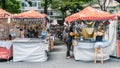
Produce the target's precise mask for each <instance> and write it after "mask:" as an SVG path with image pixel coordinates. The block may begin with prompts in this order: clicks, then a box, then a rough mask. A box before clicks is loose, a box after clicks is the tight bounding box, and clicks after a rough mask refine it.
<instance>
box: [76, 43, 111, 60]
mask: <svg viewBox="0 0 120 68" xmlns="http://www.w3.org/2000/svg"><path fill="white" fill-rule="evenodd" d="M105 44H108V43H107V42H106V43H105ZM109 52H110V50H109V46H108V45H105V47H104V60H108V59H110V57H109ZM74 58H75V60H83V61H93V60H94V43H85V42H80V43H79V44H78V45H76V46H74ZM97 60H101V55H100V52H98V55H97Z"/></svg>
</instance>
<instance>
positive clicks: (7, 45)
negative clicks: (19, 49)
mask: <svg viewBox="0 0 120 68" xmlns="http://www.w3.org/2000/svg"><path fill="white" fill-rule="evenodd" d="M11 46H12V42H11V41H0V47H5V48H7V49H10V47H11Z"/></svg>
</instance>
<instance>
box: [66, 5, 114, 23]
mask: <svg viewBox="0 0 120 68" xmlns="http://www.w3.org/2000/svg"><path fill="white" fill-rule="evenodd" d="M74 17H75V18H74ZM78 19H79V20H115V19H116V15H113V14H110V13H109V12H105V11H100V10H97V9H94V8H92V7H86V8H84V9H83V10H82V11H80V12H78V13H75V14H73V15H71V16H69V17H68V18H66V19H65V21H67V22H71V21H75V20H78Z"/></svg>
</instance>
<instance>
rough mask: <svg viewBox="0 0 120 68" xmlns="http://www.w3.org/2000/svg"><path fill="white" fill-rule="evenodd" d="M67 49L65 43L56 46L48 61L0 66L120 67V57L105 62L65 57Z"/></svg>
mask: <svg viewBox="0 0 120 68" xmlns="http://www.w3.org/2000/svg"><path fill="white" fill-rule="evenodd" d="M65 49H66V46H65V45H57V46H55V50H54V51H53V52H50V53H49V54H50V56H49V59H48V61H46V62H37V63H27V62H0V68H120V59H116V58H111V59H110V60H107V61H105V64H101V63H100V62H98V63H97V64H94V63H93V62H85V61H75V60H74V58H72V59H65V54H66V50H65Z"/></svg>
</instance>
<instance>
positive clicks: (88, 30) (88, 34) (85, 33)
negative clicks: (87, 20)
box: [82, 28, 94, 39]
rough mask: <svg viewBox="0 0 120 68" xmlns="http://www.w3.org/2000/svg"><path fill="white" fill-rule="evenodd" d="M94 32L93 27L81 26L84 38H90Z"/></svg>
mask: <svg viewBox="0 0 120 68" xmlns="http://www.w3.org/2000/svg"><path fill="white" fill-rule="evenodd" d="M93 34H94V28H82V35H83V36H84V38H85V39H89V38H92V37H93Z"/></svg>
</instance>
